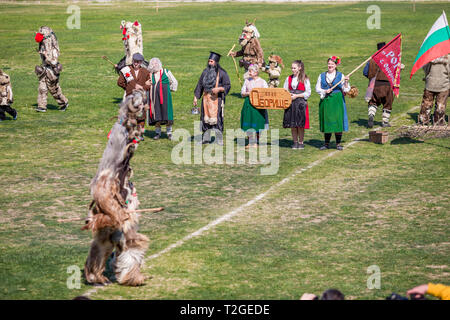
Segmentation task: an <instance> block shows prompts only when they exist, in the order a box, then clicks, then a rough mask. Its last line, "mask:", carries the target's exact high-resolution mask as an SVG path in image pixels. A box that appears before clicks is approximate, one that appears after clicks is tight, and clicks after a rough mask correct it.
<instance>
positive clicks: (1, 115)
mask: <svg viewBox="0 0 450 320" xmlns="http://www.w3.org/2000/svg"><path fill="white" fill-rule="evenodd" d="M5 112H8V113H9V114H10V115H11V116H12V117H15V116H16V115H17V111H16V109H13V108H11V107H10V106H8V105H6V106H0V120H5V119H6V114H5Z"/></svg>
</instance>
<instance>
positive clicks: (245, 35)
mask: <svg viewBox="0 0 450 320" xmlns="http://www.w3.org/2000/svg"><path fill="white" fill-rule="evenodd" d="M239 44H240V45H241V47H242V48H241V50H239V51H237V52H235V53H234V56H235V57H242V59H241V60H239V66H240V67H244V69H245V71H246V73H245V74H244V79H247V78H248V72H247V70H248V67H249V66H250V65H251V64H257V65H259V66H260V67H262V66H263V65H264V52H263V50H262V48H261V45H260V43H259V32H258V29H256V27H255V25H254V24H252V23H248V22H246V23H245V27H244V28H243V29H242V33H241V35H240V36H239Z"/></svg>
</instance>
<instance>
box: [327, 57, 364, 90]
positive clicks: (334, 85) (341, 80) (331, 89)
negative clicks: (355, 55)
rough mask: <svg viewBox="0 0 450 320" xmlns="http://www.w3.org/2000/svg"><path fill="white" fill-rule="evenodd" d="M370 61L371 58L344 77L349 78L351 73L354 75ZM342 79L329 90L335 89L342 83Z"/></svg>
mask: <svg viewBox="0 0 450 320" xmlns="http://www.w3.org/2000/svg"><path fill="white" fill-rule="evenodd" d="M370 59H372V56H370V57H369V58H367V59H366V60H365V61H364V62H363V63H361V64H360V65H359V66H357V67H356V68H355V69H353V71H352V72H350V73H349V74H348V75H346V77H350V76H351V75H352V74H353V73H355V72H356V71H357V70H358V69H359V68H361V67H362V66H364V65H365V64H366V63H367V62H368V61H369V60H370ZM344 81H345V80H344V78H342V80H341V81H339V82H338V83H336V84H335V85H334V86H333V87H332V88H331V90H333V89H334V88H336V87H337V86H338V85H340V84H341V83H342V82H344Z"/></svg>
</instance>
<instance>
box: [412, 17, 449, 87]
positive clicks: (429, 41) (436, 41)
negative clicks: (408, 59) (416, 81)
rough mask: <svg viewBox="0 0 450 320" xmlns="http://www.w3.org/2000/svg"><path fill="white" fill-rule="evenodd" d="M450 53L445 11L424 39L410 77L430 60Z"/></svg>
mask: <svg viewBox="0 0 450 320" xmlns="http://www.w3.org/2000/svg"><path fill="white" fill-rule="evenodd" d="M448 53H450V29H449V27H448V21H447V16H446V15H445V11H443V12H442V15H441V16H440V17H439V19H437V20H436V22H435V23H434V24H433V26H432V27H431V30H430V31H429V32H428V34H427V36H426V37H425V40H423V43H422V45H421V46H420V49H419V53H418V54H417V57H416V60H415V61H414V65H413V68H412V70H411V76H410V77H409V78H410V79H411V78H412V76H413V74H414V73H415V72H416V71H417V70H419V69H420V68H422V67H423V66H424V65H426V64H427V63H428V62H430V61H433V60H434V59H436V58H439V57H442V56H444V55H446V54H448Z"/></svg>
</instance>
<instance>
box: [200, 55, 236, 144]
mask: <svg viewBox="0 0 450 320" xmlns="http://www.w3.org/2000/svg"><path fill="white" fill-rule="evenodd" d="M219 60H220V55H219V54H217V53H215V52H211V54H210V56H209V59H208V65H207V66H206V68H205V70H203V72H202V75H201V76H200V79H199V80H198V83H197V87H196V88H195V91H194V101H193V104H194V106H197V102H198V99H200V98H202V107H201V112H200V123H201V129H202V136H203V138H202V142H203V143H209V142H210V139H211V136H210V132H211V131H210V130H214V131H215V133H216V142H217V143H218V144H220V145H223V127H224V124H223V108H224V106H225V96H226V95H227V94H228V92H229V91H230V88H231V84H230V77H229V76H228V73H227V72H226V71H225V70H224V69H222V67H221V66H220V65H219Z"/></svg>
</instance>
